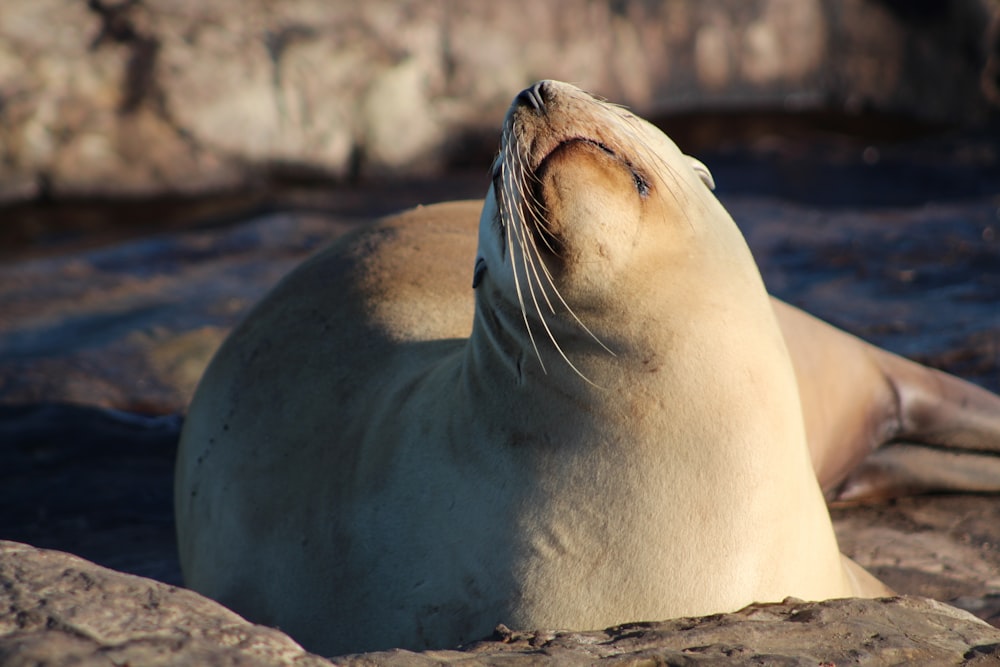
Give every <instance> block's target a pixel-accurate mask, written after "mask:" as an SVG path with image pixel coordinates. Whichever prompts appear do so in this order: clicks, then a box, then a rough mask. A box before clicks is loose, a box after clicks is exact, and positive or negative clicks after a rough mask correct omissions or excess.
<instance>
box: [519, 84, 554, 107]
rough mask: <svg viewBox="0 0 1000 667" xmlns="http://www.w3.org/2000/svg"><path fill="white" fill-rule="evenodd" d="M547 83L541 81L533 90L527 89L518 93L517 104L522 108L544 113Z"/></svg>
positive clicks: (532, 87)
mask: <svg viewBox="0 0 1000 667" xmlns="http://www.w3.org/2000/svg"><path fill="white" fill-rule="evenodd" d="M546 83H547V82H546V81H539V82H537V83H536V84H534V85H533V86H531V88H525V89H524V90H522V91H521V92H520V93H518V95H517V99H516V102H517V103H518V104H520V105H521V106H526V107H527V106H530V107H531V108H532V109H534V110H535V111H544V110H545V92H546V91H545V89H546V85H545V84H546Z"/></svg>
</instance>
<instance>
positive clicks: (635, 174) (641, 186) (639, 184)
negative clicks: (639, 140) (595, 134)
mask: <svg viewBox="0 0 1000 667" xmlns="http://www.w3.org/2000/svg"><path fill="white" fill-rule="evenodd" d="M585 141H587V142H588V143H591V144H593V145H595V146H597V147H598V148H600V149H601V150H602V151H604V152H605V153H607V154H608V155H610V156H611V157H613V158H615V159H616V160H618V161H619V162H621V163H623V164H624V165H625V166H626V167H628V168H629V171H631V172H632V182H633V183H634V184H635V191H636V192H638V193H639V196H640V197H642V198H644V199H645V198H646V197H648V196H649V181H647V180H646V178H645V177H644V176H643V175H642V174H640V173H639V171H638V170H637V169H636V168H635V167H634V166H632V163H631V162H629V161H628V160H625V159H622V158H621V157H620V156H619V155H618V154H617V153H615V152H614V151H613V150H611V149H610V148H608V147H607V146H606V145H604V144H602V143H601V142H599V141H594V140H593V139H585Z"/></svg>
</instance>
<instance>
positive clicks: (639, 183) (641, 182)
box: [532, 136, 650, 198]
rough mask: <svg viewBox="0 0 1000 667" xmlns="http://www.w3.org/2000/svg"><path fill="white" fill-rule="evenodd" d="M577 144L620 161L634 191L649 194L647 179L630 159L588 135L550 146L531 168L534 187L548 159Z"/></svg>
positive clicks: (643, 195) (536, 185) (538, 195)
mask: <svg viewBox="0 0 1000 667" xmlns="http://www.w3.org/2000/svg"><path fill="white" fill-rule="evenodd" d="M579 144H584V145H589V146H594V147H595V148H597V149H599V150H600V151H602V152H603V153H605V154H606V155H607V156H608V157H610V158H612V159H613V160H615V161H616V162H618V163H620V164H621V165H622V166H623V167H624V168H626V169H628V170H629V172H630V173H631V174H632V182H633V184H634V185H635V189H636V192H637V193H638V194H639V195H640V196H641V197H643V198H646V197H648V196H649V191H650V184H649V179H648V178H646V176H645V174H644V173H643V172H642V170H640V169H639V168H638V167H636V165H635V163H634V162H633V161H632V160H629V159H628V158H626V157H624V156H622V155H620V154H619V153H618V152H616V151H615V150H614V149H613V148H611V147H610V146H608V145H607V144H605V143H604V142H602V141H598V140H597V139H591V138H589V137H583V136H578V137H571V138H569V139H564V140H562V141H560V142H558V143H557V144H555V145H554V146H553V147H552V148H551V150H549V151H548V152H547V153H546V154H545V155H544V156H543V157H542V159H541V160H539V162H538V165H537V166H536V167H535V168H534V169H533V170H532V176H533V179H532V180H533V181H534V183H535V187H536V188H537V187H538V184H539V183H540V182H541V176H542V174H544V173H545V169H546V168H547V166H548V163H549V161H550V159H551V158H552V157H553V156H554V155H555V154H556V153H558V152H560V151H562V150H565V149H567V148H570V147H572V146H574V145H579ZM536 197H540V193H536Z"/></svg>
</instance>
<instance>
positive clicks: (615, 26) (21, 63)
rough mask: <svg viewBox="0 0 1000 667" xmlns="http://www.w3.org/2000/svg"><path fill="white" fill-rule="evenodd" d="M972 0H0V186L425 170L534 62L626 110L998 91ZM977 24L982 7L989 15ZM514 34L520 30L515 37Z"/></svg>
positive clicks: (481, 124) (989, 46)
mask: <svg viewBox="0 0 1000 667" xmlns="http://www.w3.org/2000/svg"><path fill="white" fill-rule="evenodd" d="M998 12H1000V9H998V7H997V5H996V3H995V2H994V1H993V0H954V1H953V2H948V3H928V2H921V3H906V2H890V1H889V0H881V1H875V0H873V1H870V2H858V1H854V2H841V1H840V0H794V1H789V0H751V1H747V0H711V1H705V0H679V1H675V2H669V3H649V2H639V1H631V0H626V1H624V2H623V1H620V0H619V1H612V0H605V1H601V2H589V1H587V0H559V1H558V2H548V3H538V2H535V1H534V0H516V1H511V2H505V3H464V4H463V5H462V7H461V9H459V8H458V6H453V3H446V2H424V3H419V2H406V3H398V2H395V1H394V0H373V1H370V2H365V3H355V2H349V1H347V0H339V1H336V2H326V1H324V0H293V1H291V2H283V3H273V2H268V0H249V1H246V2H244V1H242V0H213V1H212V2H207V3H206V2H196V1H192V0H143V1H142V2H135V1H119V0H114V1H112V0H91V1H90V2H84V1H83V0H78V1H77V2H65V1H64V0H5V2H3V3H2V4H0V120H2V121H3V122H2V123H0V158H2V159H0V201H4V200H6V201H16V200H25V199H32V198H36V197H62V196H70V195H90V196H93V195H124V194H128V195H156V194H164V193H188V194H190V193H197V192H206V191H218V190H220V189H230V188H248V187H252V186H254V185H256V184H259V183H260V182H261V180H262V179H263V180H272V179H277V180H282V179H288V178H292V179H301V178H312V179H314V178H317V177H319V178H344V177H350V176H357V175H363V174H379V173H385V172H392V173H402V172H414V171H419V172H424V173H426V172H427V171H428V170H433V169H435V168H436V167H438V166H440V165H441V164H442V163H446V162H448V161H450V160H454V159H463V157H465V156H467V155H468V153H469V151H470V146H469V145H467V142H470V141H471V143H472V145H473V146H475V145H478V139H479V138H480V137H481V133H482V132H483V131H484V130H487V131H488V133H489V137H490V138H489V141H488V144H489V146H490V149H492V147H493V145H495V139H494V133H495V131H496V128H497V127H498V125H499V122H500V119H501V117H502V115H503V111H504V109H505V107H506V105H507V104H508V102H509V101H510V99H511V97H512V96H513V95H514V94H515V93H516V91H517V90H519V89H520V88H521V87H523V86H525V85H527V84H528V83H530V82H531V81H532V80H534V79H539V78H560V79H564V80H567V81H573V82H576V83H579V84H580V85H582V86H583V87H585V88H588V89H591V90H594V91H596V92H599V93H600V94H602V95H605V96H607V97H609V98H611V99H614V100H615V101H618V102H623V103H627V104H629V105H631V106H633V107H635V108H636V109H637V110H638V111H639V112H640V113H641V114H642V115H649V114H660V113H663V112H667V111H676V110H679V109H692V108H698V109H705V108H732V107H734V106H737V105H742V106H744V107H748V106H752V107H758V108H759V107H762V106H767V107H772V108H785V107H788V106H791V107H794V108H798V109H801V108H814V109H834V110H841V109H849V110H853V111H861V110H866V109H877V110H881V111H890V112H902V113H905V114H906V115H910V116H916V117H919V118H922V119H927V120H935V121H946V122H969V121H973V120H980V119H982V118H983V117H984V116H985V115H988V114H989V113H991V112H990V110H991V109H995V108H996V106H998V105H1000V82H998V73H1000V53H998V52H997V49H998V47H997V46H996V45H997V42H998V40H1000V37H998V36H997V28H996V27H995V25H994V24H996V23H998V21H1000V20H998V19H997V18H996V17H997V13H998ZM991 26H992V27H991ZM526 45H527V46H526Z"/></svg>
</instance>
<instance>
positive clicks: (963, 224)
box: [0, 116, 1000, 599]
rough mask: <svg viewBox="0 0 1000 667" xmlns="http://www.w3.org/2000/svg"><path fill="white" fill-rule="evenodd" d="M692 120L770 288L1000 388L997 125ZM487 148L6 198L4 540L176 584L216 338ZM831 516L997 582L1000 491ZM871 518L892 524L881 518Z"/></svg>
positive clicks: (452, 182)
mask: <svg viewBox="0 0 1000 667" xmlns="http://www.w3.org/2000/svg"><path fill="white" fill-rule="evenodd" d="M726 121H727V117H726V116H723V117H722V118H721V120H720V121H719V122H720V123H721V126H723V127H725V124H726ZM683 123H690V119H678V120H677V125H678V127H679V128H681V129H682V133H684V132H686V135H685V136H687V137H688V142H689V143H687V144H685V142H684V141H680V142H679V143H680V144H681V145H682V147H685V148H688V147H689V146H691V147H693V148H688V150H690V151H691V152H695V153H697V154H698V155H699V157H701V158H702V159H703V161H704V162H706V163H707V164H708V165H709V167H710V168H711V169H712V171H713V173H714V176H715V180H716V182H717V184H718V190H717V193H718V195H719V197H720V198H721V199H722V200H723V202H724V203H725V204H726V205H727V207H728V208H729V210H730V212H731V213H732V214H733V216H734V218H736V220H737V222H739V223H740V225H741V227H742V228H743V230H744V232H745V234H746V236H747V238H748V240H749V242H750V244H751V247H752V248H753V250H754V253H755V255H756V257H757V259H758V263H759V264H760V266H761V269H762V272H763V274H764V277H765V280H766V282H767V284H768V285H769V287H770V289H771V290H772V292H773V293H774V294H776V295H778V296H781V297H782V298H784V299H786V300H788V301H790V302H792V303H794V304H796V305H799V306H801V307H803V308H805V309H806V310H809V311H810V312H813V313H815V314H817V315H819V316H820V317H823V318H825V319H827V320H829V321H831V322H833V323H834V324H836V325H838V326H841V327H843V328H845V329H848V330H850V331H853V332H856V333H858V334H860V335H862V336H864V337H866V338H868V339H869V340H872V341H874V342H876V343H877V344H879V345H882V346H884V347H888V348H890V349H892V350H894V351H897V352H900V353H903V354H906V355H908V356H911V357H914V358H917V359H919V360H921V361H923V362H925V363H929V364H931V365H935V366H938V367H941V368H944V369H945V370H948V371H950V372H953V373H956V374H958V375H961V376H963V377H966V378H968V379H971V380H973V381H975V382H978V383H980V384H983V385H984V386H986V387H988V388H990V389H992V390H994V391H1000V138H998V136H997V135H996V134H995V133H989V132H982V131H979V132H964V133H954V132H951V133H944V134H934V135H922V136H913V135H914V133H913V132H912V131H907V132H903V133H902V134H904V135H905V136H901V137H900V136H894V135H893V134H892V132H890V131H889V129H887V128H888V127H891V124H890V125H889V126H883V127H882V130H881V131H882V134H883V135H884V136H891V138H892V139H893V141H885V140H879V138H878V137H877V136H873V135H877V134H878V132H874V133H873V132H869V133H868V134H865V133H856V132H855V133H854V134H853V135H852V136H844V135H843V134H841V133H840V132H842V130H843V127H841V126H835V127H829V126H826V125H823V123H819V122H818V121H816V120H815V119H814V121H813V124H812V126H811V127H806V128H803V127H798V126H794V125H792V124H790V125H789V126H788V128H787V129H788V131H787V132H782V127H781V124H780V123H779V124H778V125H777V126H776V127H771V128H770V129H769V130H767V131H764V132H762V131H760V130H759V128H758V130H756V131H754V132H752V133H748V134H747V136H743V135H742V134H741V133H740V132H735V131H734V137H735V138H734V139H732V140H731V141H728V142H727V141H724V140H720V139H719V136H720V135H719V130H718V129H716V130H714V134H712V135H711V136H713V137H714V138H713V139H712V140H711V141H707V140H705V139H704V138H703V137H701V135H699V134H698V133H697V132H693V131H691V130H690V129H687V130H684V129H683V127H684V126H683ZM669 124H670V123H669V122H668V123H666V125H667V126H668V128H669ZM668 131H669V129H668ZM917 134H919V133H917ZM709 145H710V147H708V146H709ZM487 159H488V158H487ZM486 164H488V162H486V163H484V164H483V166H482V168H481V169H479V168H472V169H469V170H466V171H463V172H461V173H456V174H453V175H451V176H447V177H442V178H439V179H435V180H433V181H428V182H422V183H420V182H418V183H411V184H397V185H385V184H380V183H361V184H356V185H354V186H351V187H349V188H343V187H342V188H339V189H332V190H323V189H317V188H313V189H302V188H296V189H286V190H284V191H282V192H281V193H280V196H266V197H265V196H261V195H252V194H246V195H241V196H240V197H233V198H231V199H227V200H226V201H215V202H189V203H187V206H188V208H186V209H185V208H184V206H180V207H179V208H178V209H177V210H171V211H170V216H165V213H166V209H165V208H164V207H163V206H162V205H156V206H153V205H147V207H146V208H144V207H143V206H139V205H136V204H132V205H129V207H127V208H123V207H121V206H118V207H107V206H103V205H97V204H94V203H76V204H75V205H74V206H71V207H62V206H61V205H55V204H50V205H48V206H43V207H36V208H34V209H28V208H22V209H19V210H18V211H13V212H12V211H8V213H9V217H7V218H5V219H4V220H5V221H4V223H2V224H0V228H3V229H4V231H3V232H2V234H0V238H2V240H3V247H2V250H0V538H3V539H12V540H19V541H24V542H28V543H31V544H34V545H37V546H43V547H50V548H57V549H63V550H67V551H71V552H73V553H76V554H79V555H82V556H84V557H86V558H89V559H92V560H95V561H97V562H99V563H101V564H104V565H108V566H111V567H114V568H117V569H122V570H126V571H129V572H135V573H138V574H144V575H147V576H152V577H155V578H158V579H161V580H164V581H168V582H173V583H176V582H178V581H179V574H178V569H177V563H176V557H175V554H174V543H173V527H172V511H171V492H172V489H171V477H172V465H173V454H174V448H175V444H176V438H177V435H178V432H179V428H180V424H181V417H180V415H179V413H180V412H181V411H182V410H183V406H184V404H185V402H186V400H187V397H188V396H189V394H190V391H191V388H192V387H193V384H194V382H195V381H196V379H197V373H198V372H199V370H200V368H201V366H200V364H202V363H204V359H205V358H206V356H207V354H209V353H210V351H211V350H212V349H213V348H214V346H215V345H217V344H218V341H219V340H221V337H222V336H223V335H224V334H225V331H226V330H227V329H228V327H230V326H231V325H232V323H233V322H234V321H235V320H236V319H237V318H238V317H239V316H240V314H241V313H243V312H244V311H245V309H246V308H247V307H248V306H249V305H250V304H251V303H252V302H253V301H254V299H256V298H257V297H259V295H260V294H261V293H262V292H263V291H264V290H265V289H267V287H268V286H269V285H271V284H273V283H274V281H275V280H277V279H278V277H280V275H282V274H283V273H284V272H286V271H287V270H289V269H290V268H291V267H293V266H294V265H295V264H296V263H297V262H298V261H300V260H301V258H302V257H304V256H305V255H306V254H307V253H308V252H310V251H311V250H313V249H315V248H316V247H318V246H319V245H321V244H323V243H325V242H326V241H327V240H329V239H330V238H334V237H335V236H337V235H338V234H340V233H342V232H343V231H344V230H346V229H348V228H350V227H351V226H352V225H355V224H363V221H364V220H365V219H368V218H370V217H371V216H373V215H377V214H381V213H386V212H390V211H393V210H397V209H400V208H404V207H407V206H410V205H413V204H416V203H430V202H432V201H437V200H442V199H457V198H465V197H478V196H481V195H482V193H483V191H484V190H485V187H486V182H487V176H486ZM178 211H179V212H178ZM2 216H3V212H0V217H2ZM129 217H131V219H132V222H133V223H134V224H129V220H128V219H125V220H123V219H122V218H129ZM102 219H104V222H103V223H102ZM4 234H5V235H6V236H3V235H4ZM469 266H470V269H471V262H470V265H469ZM914 516H919V517H921V518H920V521H916V520H915V519H914V518H913V517H914ZM837 517H838V525H839V526H840V527H841V530H842V540H843V541H844V543H845V545H846V546H845V549H846V550H848V551H850V552H852V553H856V554H858V558H859V560H861V561H862V562H867V563H868V564H870V565H872V566H873V567H875V568H876V569H878V568H881V569H880V570H878V571H879V573H880V575H881V576H884V577H885V578H886V579H887V580H892V582H891V583H893V585H895V586H897V588H900V589H902V588H905V587H907V586H909V587H910V588H911V589H912V590H910V591H909V592H918V593H919V592H925V593H930V594H936V595H938V596H939V597H944V598H946V599H947V598H948V597H949V596H950V597H955V596H957V595H963V596H972V597H976V596H978V599H985V598H986V597H988V595H990V594H992V593H1000V546H997V545H998V544H1000V527H994V526H995V525H1000V524H996V521H995V519H996V518H997V517H1000V506H998V504H997V501H996V500H995V499H982V498H970V497H956V498H948V499H939V502H937V503H936V504H935V499H930V500H929V501H923V500H920V501H912V502H911V501H903V502H902V503H899V504H896V505H890V506H882V507H879V508H875V509H871V508H869V509H861V510H855V511H853V513H852V511H847V512H846V513H845V512H844V511H838V514H837ZM915 521H916V522H915ZM871 522H876V523H878V522H881V523H882V524H883V525H885V526H886V528H887V529H888V530H890V531H895V532H892V533H891V535H890V536H889V537H888V538H887V537H886V535H887V533H884V532H883V533H878V534H873V535H869V534H868V533H866V532H865V531H866V530H868V528H867V526H869V525H871ZM956 526H957V528H956ZM845 530H846V531H848V533H849V534H846V537H845V534H844V533H843V531H845ZM859 536H861V537H863V538H864V539H860V541H859V539H856V538H858V537H859ZM869 538H870V539H869ZM917 538H919V539H917ZM932 538H933V539H932ZM887 539H888V540H890V541H891V540H895V542H892V545H895V546H892V545H889V546H886V544H887V543H886V542H885V540H887ZM866 540H867V541H866ZM880 540H881V542H880ZM907 540H909V541H907ZM934 540H938V541H937V542H935V541H934ZM949 540H950V541H949ZM871 544H876V545H878V548H877V549H874V550H872V549H871V548H868V546H866V545H869V546H870V545H871ZM921 545H923V546H921ZM928 545H929V546H928ZM942 545H944V546H942ZM948 545H952V552H949V553H952V556H953V559H954V560H955V563H952V564H949V565H947V567H945V568H944V569H943V570H942V569H941V568H937V570H935V568H936V567H937V566H935V565H933V563H934V561H935V559H937V561H939V562H946V563H950V561H947V558H948V557H949V556H948V555H947V554H945V553H944V552H945V551H947V549H948V548H949V547H948ZM956 545H958V546H956ZM866 549H868V550H867V551H866ZM886 554H895V555H891V556H887V555H886ZM956 554H957V555H956ZM866 559H867V560H866ZM908 559H909V560H908ZM963 559H964V560H963ZM949 568H950V569H949ZM963 568H964V569H963ZM914 573H916V574H914ZM900 582H901V583H900Z"/></svg>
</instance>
